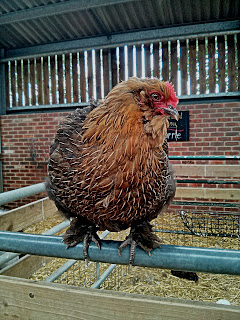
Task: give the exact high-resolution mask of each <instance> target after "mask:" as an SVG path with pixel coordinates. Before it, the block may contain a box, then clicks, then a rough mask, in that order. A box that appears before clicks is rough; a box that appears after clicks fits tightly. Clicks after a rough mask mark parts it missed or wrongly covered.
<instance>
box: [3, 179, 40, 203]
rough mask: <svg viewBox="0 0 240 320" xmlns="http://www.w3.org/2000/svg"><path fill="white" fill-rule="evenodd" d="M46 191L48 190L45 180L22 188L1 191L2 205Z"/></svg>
mask: <svg viewBox="0 0 240 320" xmlns="http://www.w3.org/2000/svg"><path fill="white" fill-rule="evenodd" d="M45 191H46V189H45V184H44V183H43V182H41V183H37V184H33V185H31V186H28V187H23V188H20V189H15V190H11V191H7V192H4V193H1V194H0V206H2V205H4V204H6V203H9V202H13V201H16V200H20V199H23V198H26V197H29V196H32V195H34V194H38V193H41V192H45Z"/></svg>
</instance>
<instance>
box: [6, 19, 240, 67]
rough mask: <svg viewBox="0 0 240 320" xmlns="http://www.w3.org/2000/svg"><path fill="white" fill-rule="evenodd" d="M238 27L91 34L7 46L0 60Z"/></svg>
mask: <svg viewBox="0 0 240 320" xmlns="http://www.w3.org/2000/svg"><path fill="white" fill-rule="evenodd" d="M239 30H240V20H235V21H225V22H212V23H202V24H194V25H184V26H176V27H168V28H154V29H150V30H149V29H148V30H138V31H132V32H125V33H119V34H112V35H109V36H98V37H91V38H90V37H89V38H83V39H78V40H69V41H61V42H56V43H50V44H42V45H36V46H31V47H24V48H18V49H8V50H6V51H5V57H4V58H2V59H0V62H6V61H10V60H17V59H22V58H32V57H37V56H44V55H52V54H61V53H68V52H77V51H84V50H90V49H99V48H110V47H117V46H122V45H126V44H129V45H130V44H141V43H144V42H145V43H146V42H150V41H163V40H165V41H166V40H174V39H189V38H196V37H198V36H202V37H208V36H213V35H222V34H223V35H226V34H233V33H236V32H240V31H239Z"/></svg>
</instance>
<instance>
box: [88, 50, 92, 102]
mask: <svg viewBox="0 0 240 320" xmlns="http://www.w3.org/2000/svg"><path fill="white" fill-rule="evenodd" d="M87 57H88V97H89V99H92V98H93V57H92V50H91V51H88V55H87Z"/></svg>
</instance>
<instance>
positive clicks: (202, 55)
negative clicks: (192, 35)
mask: <svg viewBox="0 0 240 320" xmlns="http://www.w3.org/2000/svg"><path fill="white" fill-rule="evenodd" d="M198 61H199V73H200V75H199V82H200V93H206V48H205V38H199V39H198Z"/></svg>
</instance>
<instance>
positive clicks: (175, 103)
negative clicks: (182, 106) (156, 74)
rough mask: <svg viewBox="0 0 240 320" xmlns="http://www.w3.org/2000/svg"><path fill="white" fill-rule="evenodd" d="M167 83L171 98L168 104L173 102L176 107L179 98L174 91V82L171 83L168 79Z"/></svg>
mask: <svg viewBox="0 0 240 320" xmlns="http://www.w3.org/2000/svg"><path fill="white" fill-rule="evenodd" d="M166 85H167V86H168V88H169V89H170V98H169V99H168V104H171V105H172V106H173V107H174V108H176V106H177V104H178V102H179V99H178V97H177V96H176V92H175V91H174V85H173V84H172V82H171V83H170V82H168V81H166Z"/></svg>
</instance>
